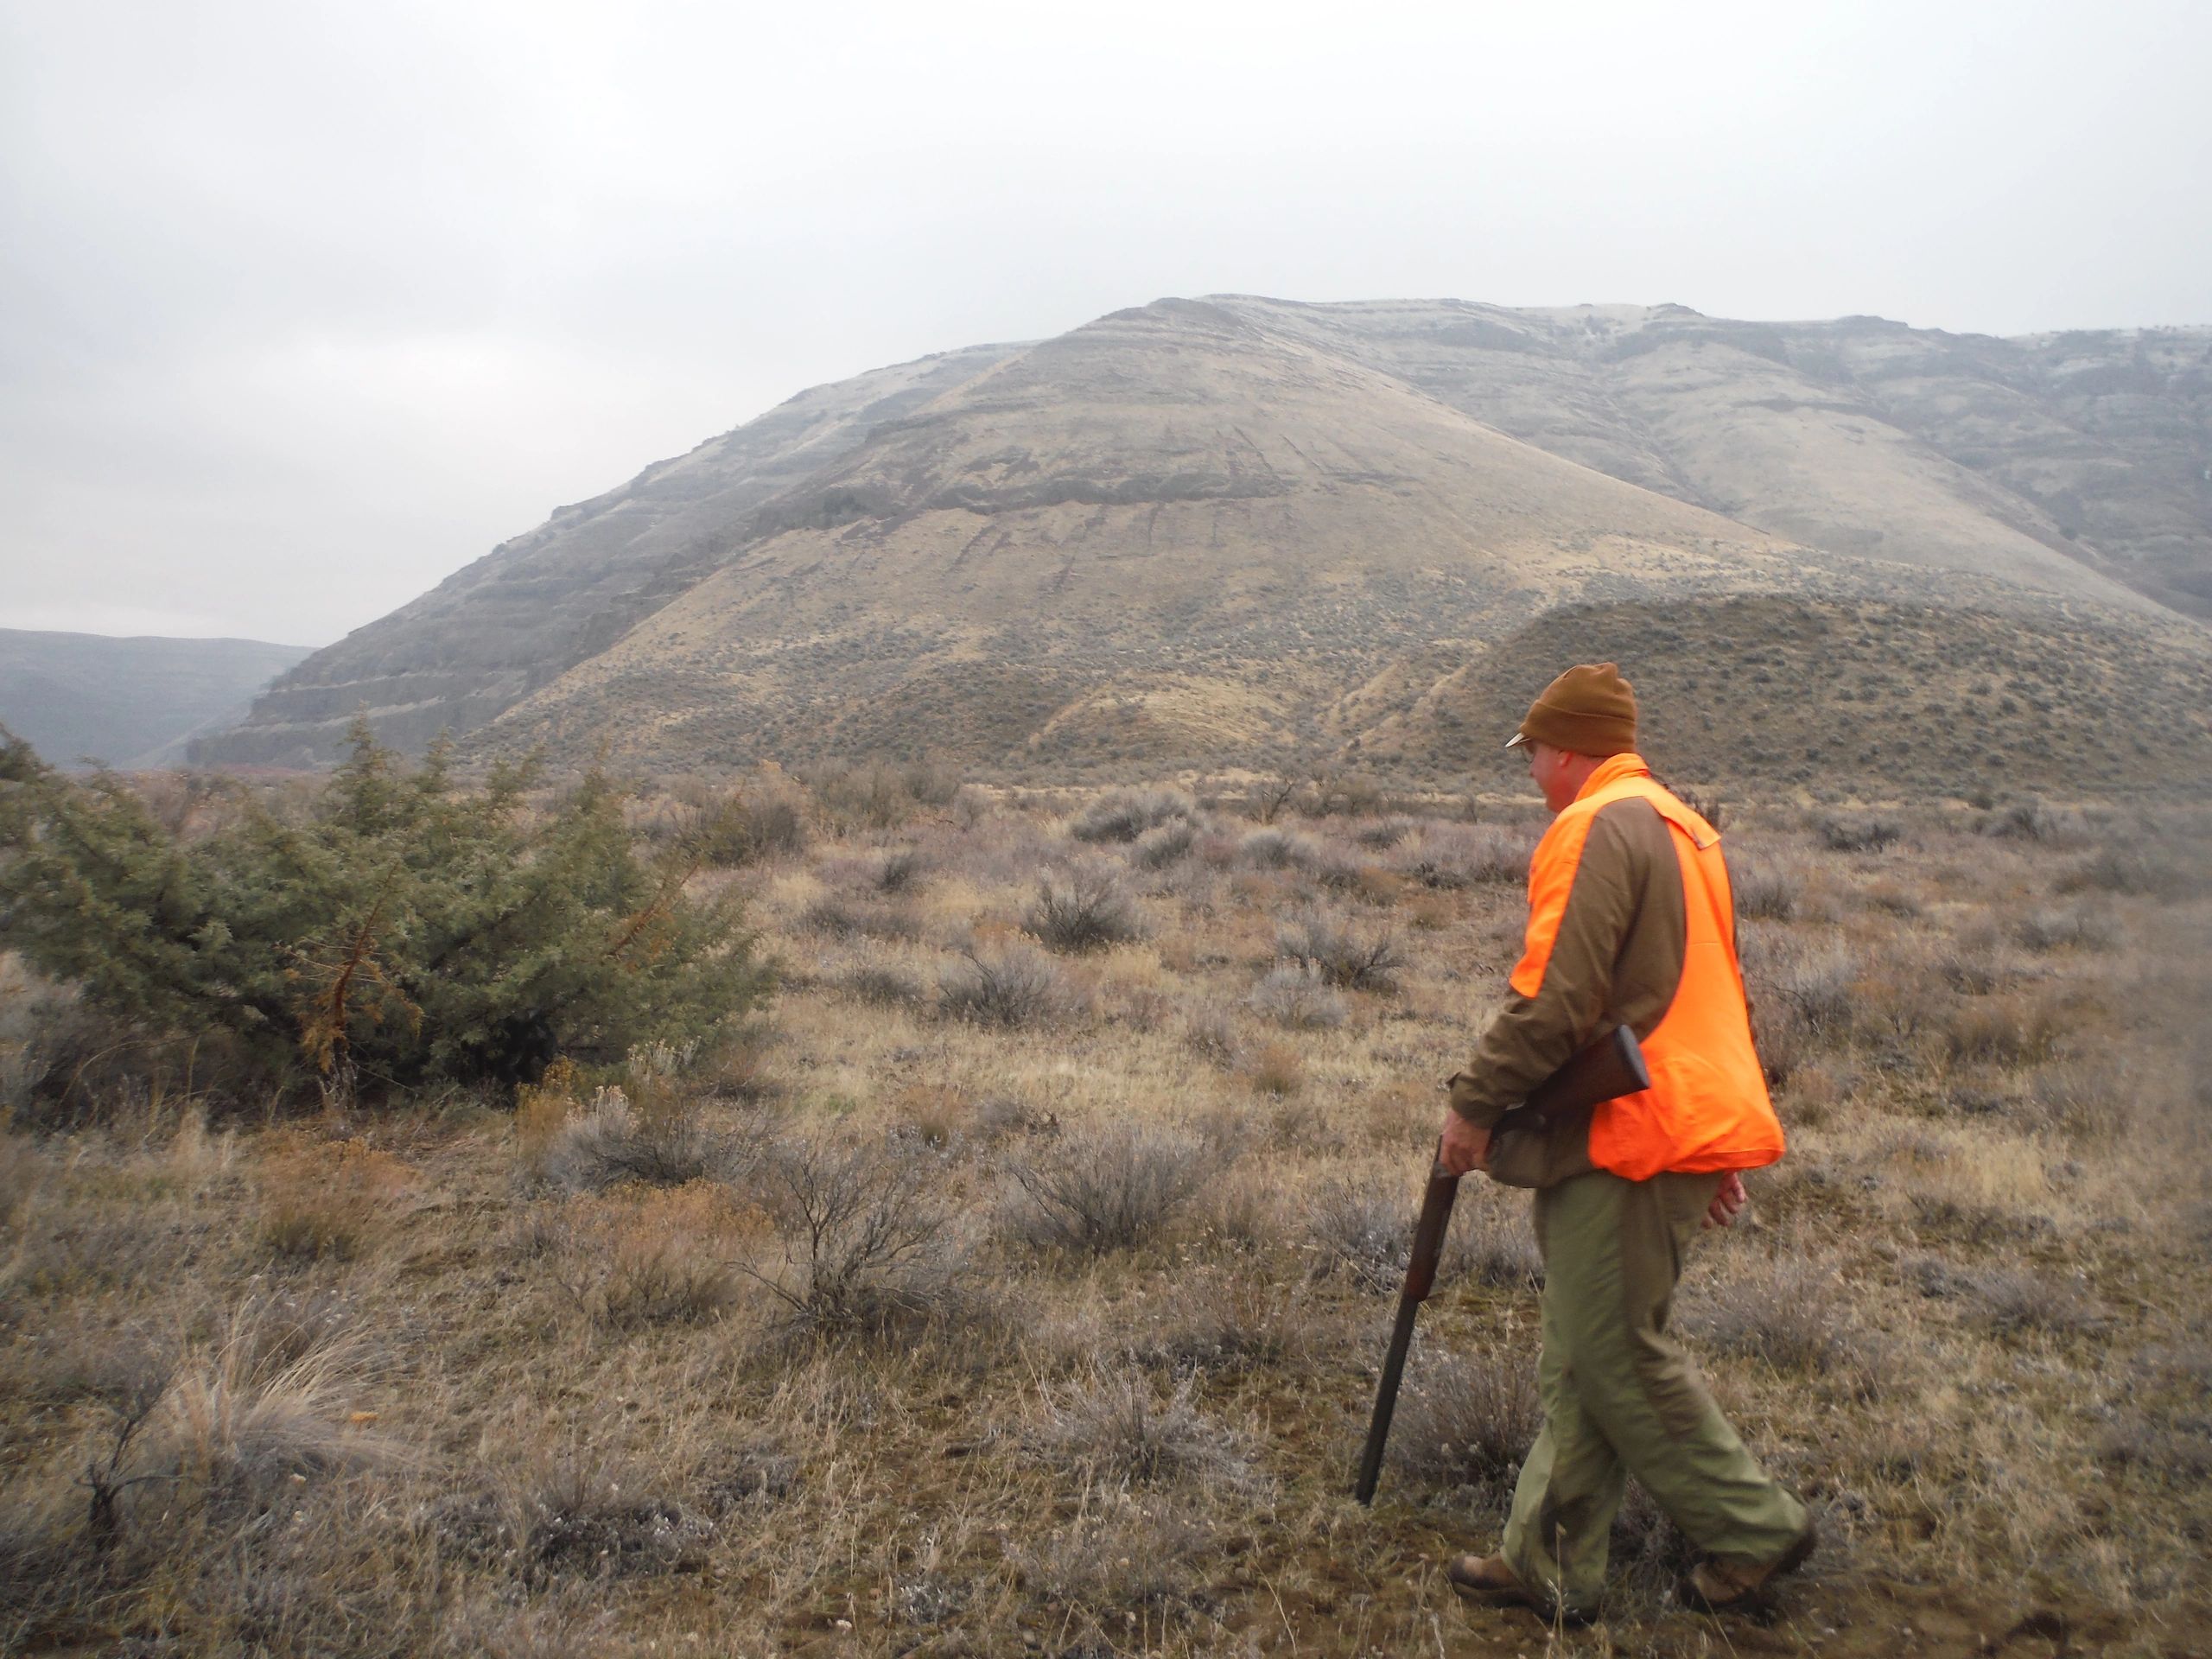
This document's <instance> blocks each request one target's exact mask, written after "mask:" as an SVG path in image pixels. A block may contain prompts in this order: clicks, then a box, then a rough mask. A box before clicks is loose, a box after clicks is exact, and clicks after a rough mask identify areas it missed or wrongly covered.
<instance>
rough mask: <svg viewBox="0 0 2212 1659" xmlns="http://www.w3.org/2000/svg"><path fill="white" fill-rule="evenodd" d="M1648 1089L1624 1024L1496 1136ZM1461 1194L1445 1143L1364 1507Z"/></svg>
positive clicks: (1402, 1309) (1432, 1172)
mask: <svg viewBox="0 0 2212 1659" xmlns="http://www.w3.org/2000/svg"><path fill="white" fill-rule="evenodd" d="M1650 1086H1651V1073H1650V1071H1649V1069H1648V1068H1647V1067H1646V1066H1645V1065H1644V1063H1643V1049H1641V1048H1640V1047H1638V1046H1637V1040H1636V1033H1634V1032H1632V1031H1630V1029H1629V1028H1628V1027H1626V1026H1616V1027H1614V1028H1613V1029H1612V1030H1611V1031H1609V1032H1607V1033H1605V1035H1604V1036H1603V1037H1600V1038H1599V1039H1598V1040H1597V1041H1596V1042H1594V1043H1592V1044H1591V1045H1590V1046H1588V1047H1587V1048H1585V1049H1582V1050H1581V1051H1580V1052H1577V1053H1576V1054H1575V1055H1574V1056H1573V1058H1571V1059H1569V1060H1568V1061H1567V1064H1566V1065H1562V1066H1561V1067H1560V1069H1559V1070H1558V1071H1554V1072H1553V1073H1552V1075H1551V1076H1550V1077H1547V1078H1545V1079H1544V1080H1543V1082H1542V1083H1541V1084H1538V1085H1537V1086H1536V1088H1535V1090H1533V1091H1532V1092H1531V1093H1530V1094H1529V1098H1528V1099H1527V1100H1526V1101H1525V1102H1523V1103H1522V1104H1521V1105H1519V1106H1516V1107H1515V1108H1514V1109H1512V1110H1511V1111H1510V1112H1508V1113H1506V1115H1505V1116H1503V1117H1502V1118H1500V1119H1499V1120H1498V1121H1497V1125H1496V1127H1495V1128H1492V1130H1491V1134H1492V1135H1493V1136H1495V1135H1497V1134H1498V1133H1499V1132H1500V1131H1503V1130H1505V1129H1509V1128H1530V1127H1534V1126H1535V1125H1536V1124H1539V1123H1541V1121H1542V1120H1543V1119H1544V1117H1545V1116H1548V1114H1550V1113H1553V1112H1563V1111H1569V1110H1573V1109H1575V1108H1577V1107H1582V1106H1594V1105H1596V1104H1597V1103H1599V1102H1600V1101H1606V1100H1613V1099H1617V1098H1618V1097H1619V1096H1622V1095H1632V1094H1635V1093H1637V1092H1638V1091H1639V1090H1644V1089H1649V1087H1650ZM1458 1197H1459V1177H1458V1176H1457V1175H1454V1174H1452V1173H1451V1172H1450V1171H1449V1170H1447V1169H1446V1168H1445V1167H1444V1156H1443V1145H1442V1143H1441V1142H1439V1143H1438V1147H1437V1156H1436V1159H1435V1160H1434V1161H1433V1163H1432V1164H1431V1165H1430V1166H1429V1171H1428V1185H1427V1188H1426V1189H1424V1191H1423V1192H1422V1193H1421V1219H1420V1221H1419V1222H1417V1223H1416V1224H1414V1245H1413V1250H1412V1253H1411V1255H1410V1256H1409V1257H1408V1261H1407V1262H1406V1282H1405V1287H1404V1288H1403V1289H1402V1290H1401V1291H1400V1292H1399V1293H1398V1316H1397V1319H1396V1320H1395V1323H1394V1324H1393V1325H1391V1327H1390V1349H1389V1352H1388V1353H1387V1354H1385V1355H1384V1356H1383V1375H1382V1377H1381V1378H1380V1380H1378V1381H1377V1383H1376V1387H1375V1415H1374V1417H1373V1418H1372V1420H1370V1422H1369V1423H1368V1426H1367V1444H1366V1446H1364V1447H1363V1448H1362V1450H1361V1452H1360V1454H1359V1478H1358V1480H1357V1483H1356V1484H1354V1486H1353V1488H1352V1492H1353V1495H1354V1496H1355V1497H1357V1498H1358V1499H1359V1501H1360V1502H1361V1503H1373V1502H1374V1501H1375V1486H1376V1482H1377V1481H1378V1480H1380V1479H1381V1478H1382V1476H1383V1451H1384V1449H1385V1448H1386V1447H1387V1446H1389V1441H1390V1418H1391V1416H1392V1414H1394V1413H1395V1412H1396V1410H1397V1408H1398V1385H1399V1384H1400V1383H1402V1382H1403V1381H1404V1380H1405V1374H1406V1353H1407V1351H1408V1349H1409V1348H1411V1347H1412V1345H1413V1339H1414V1319H1416V1318H1417V1317H1418V1316H1419V1314H1420V1313H1421V1304H1422V1303H1423V1302H1425V1301H1427V1300H1428V1295H1429V1293H1430V1292H1431V1291H1433V1290H1434V1289H1435V1288H1436V1267H1437V1263H1438V1262H1440V1261H1442V1260H1443V1257H1444V1236H1445V1235H1446V1233H1447V1232H1449V1231H1450V1230H1451V1228H1452V1201H1453V1200H1454V1199H1455V1198H1458Z"/></svg>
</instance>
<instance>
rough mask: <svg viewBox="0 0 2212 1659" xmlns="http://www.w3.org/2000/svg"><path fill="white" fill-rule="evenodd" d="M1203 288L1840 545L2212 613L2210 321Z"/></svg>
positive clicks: (1429, 384) (1604, 468)
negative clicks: (2171, 324)
mask: <svg viewBox="0 0 2212 1659" xmlns="http://www.w3.org/2000/svg"><path fill="white" fill-rule="evenodd" d="M1217 303H1218V304H1221V305H1224V307H1227V308H1231V309H1233V310H1235V311H1236V313H1237V314H1238V315H1244V316H1249V317H1251V318H1253V319H1254V320H1255V321H1262V322H1264V323H1265V324H1266V325H1267V326H1268V327H1274V328H1277V329H1281V330H1283V331H1286V332H1290V333H1294V334H1299V335H1300V336H1302V337H1305V338H1308V339H1312V340H1315V341H1317V342H1318V343H1321V344H1323V345H1325V346H1326V347H1327V348H1328V349H1330V350H1332V351H1333V352H1336V353H1340V354H1342V355H1344V356H1346V357H1350V358H1352V359H1356V360H1358V361H1361V362H1365V363H1370V364H1372V365H1375V366H1376V367H1379V368H1381V369H1383V371H1384V372H1388V373H1390V374H1393V375H1395V376H1397V377H1398V378H1402V379H1404V380H1405V381H1407V382H1408V384H1410V385H1415V386H1418V387H1419V388H1421V390H1422V391H1426V392H1427V393H1428V394H1429V395H1430V396H1432V397H1437V398H1439V399H1440V400H1441V401H1443V402H1445V403H1448V404H1452V406H1453V407H1454V408H1457V409H1461V410H1465V411H1466V412H1467V413H1469V414H1471V415H1472V416H1475V417H1476V418H1477V419H1478V420H1481V421H1484V422H1486V423H1489V424H1491V425H1493V426H1496V427H1497V428H1499V429H1501V430H1503V431H1507V432H1510V433H1513V434H1514V435H1516V436H1518V437H1522V438H1525V439H1526V440H1528V441H1529V442H1531V443H1535V444H1538V445H1540V446H1541V447H1542V448H1547V449H1550V450H1552V451H1553V452H1554V453H1555V454H1562V455H1566V456H1568V457H1570V458H1572V459H1573V460H1576V461H1581V462H1582V463H1583V464H1584V465H1586V466H1590V467H1596V468H1598V469H1599V471H1601V472H1607V473H1611V474H1613V475H1614V476H1616V477H1618V478H1623V479H1626V480H1629V481H1630V482H1631V483H1636V484H1640V485H1642V486H1644V487H1645V488H1648V489H1654V490H1658V491H1661V492H1662V493H1667V494H1670V495H1675V496H1677V497H1679V498H1681V499H1684V500H1688V501H1693V502H1696V503H1698V504H1699V505H1704V506H1707V507H1710V508H1712V509H1713V511H1715V512H1721V513H1725V514H1726V515H1728V516H1729V517H1731V518H1738V519H1740V520H1742V521H1743V522H1744V523H1745V524H1755V525H1758V526H1759V527H1761V528H1763V529H1766V530H1769V531H1773V532H1775V533H1776V534H1777V535H1781V536H1786V537H1790V538H1792V539H1794V540H1797V541H1801V542H1804V543H1809V544H1811V545H1815V546H1819V547H1822V548H1826V549H1827V550H1831V551H1834V552H1839V553H1855V554H1863V555H1867V556H1873V557H1878V558H1883V559H1890V560H1897V561H1901V562H1904V563H1918V564H1928V565H1933V566H1936V567H1939V568H1942V569H1964V570H1973V571H1976V572H1979V573H1981V574H1984V575H1994V576H1998V577H2000V578H2002V579H2005V580H2007V581H2011V582H2019V583H2022V584H2024V585H2026V586H2030V587H2034V588H2045V589H2048V590H2051V591H2056V592H2064V593H2075V594H2098V593H2101V592H2103V591H2105V589H2104V584H2103V583H2102V582H2100V581H2098V580H2097V578H2098V577H2109V578H2113V579H2116V580H2118V581H2120V582H2124V583H2126V584H2127V585H2129V586H2131V587H2133V588H2136V589H2137V590H2138V591H2139V592H2140V593H2142V594H2145V596H2147V597H2149V598H2152V599H2153V600H2155V601H2158V602H2159V603H2160V604H2162V605H2165V606H2168V607H2172V608H2175V609H2177V610H2180V611H2183V613H2190V614H2194V615H2197V616H2202V617H2212V328H2195V329H2179V328H2176V329H2156V330H2144V331H2113V332H2109V333H2105V334H2068V335H2059V336H2050V337H2044V338H2038V339H2034V340H1997V339H1993V338H1990V337H1988V336H1986V335H1958V334H1944V333H1942V332H1941V331H1938V330H1929V329H1913V328H1908V327H1905V326H1904V324H1902V323H1897V322H1889V321H1884V320H1883V319H1880V318H1878V317H1851V318H1845V319H1843V320H1841V321H1834V322H1804V323H1751V322H1736V321H1728V320H1726V319H1722V318H1713V317H1706V316H1701V315H1699V314H1698V313H1696V312H1694V311H1692V310H1689V309H1688V308H1685V307H1681V306H1656V307H1641V306H1580V307H1573V308H1564V309H1559V310H1545V311H1512V310H1507V309H1505V308H1502V307H1497V306H1481V305H1469V304H1465V303H1463V302H1453V301H1405V302H1371V303H1351V304H1341V305H1300V304H1294V303H1292V302H1285V301H1280V300H1267V299H1258V298H1253V297H1248V296H1223V297H1221V298H1220V299H1218V300H1217Z"/></svg>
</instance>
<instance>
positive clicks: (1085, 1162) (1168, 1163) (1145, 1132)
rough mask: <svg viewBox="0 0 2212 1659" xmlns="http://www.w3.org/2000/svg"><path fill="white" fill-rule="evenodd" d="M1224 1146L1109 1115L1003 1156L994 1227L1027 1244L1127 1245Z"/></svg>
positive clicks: (1211, 1168) (1213, 1164)
mask: <svg viewBox="0 0 2212 1659" xmlns="http://www.w3.org/2000/svg"><path fill="white" fill-rule="evenodd" d="M1223 1163H1224V1154H1223V1153H1222V1152H1221V1151H1219V1150H1217V1149H1215V1148H1212V1147H1208V1146H1207V1145H1206V1144H1205V1142H1203V1141H1200V1140H1199V1139H1198V1137H1197V1136H1196V1135H1190V1134H1188V1133H1186V1132H1185V1131H1183V1130H1180V1129H1176V1128H1168V1127H1166V1126H1163V1125H1157V1124H1147V1123H1109V1124H1103V1125H1100V1126H1097V1127H1095V1128H1086V1129H1083V1130H1079V1131H1076V1132H1074V1133H1071V1134H1068V1135H1063V1136H1061V1137H1060V1138H1059V1139H1058V1141H1054V1142H1053V1143H1052V1146H1051V1147H1049V1148H1048V1149H1047V1150H1046V1152H1045V1153H1043V1154H1040V1155H1038V1156H1034V1157H1030V1158H1021V1159H1014V1160H1008V1162H1007V1166H1006V1172H1007V1177H1008V1179H1009V1180H1010V1182H1011V1184H1012V1187H1013V1191H1012V1192H1011V1193H1010V1194H1009V1195H1008V1199H1007V1203H1006V1204H1005V1205H1003V1206H1002V1207H1001V1215H1000V1227H1001V1231H1002V1232H1003V1233H1004V1234H1005V1236H1007V1237H1009V1238H1011V1239H1014V1241H1016V1242H1018V1243H1022V1244H1026V1245H1029V1246H1031V1247H1033V1248H1038V1249H1063V1250H1069V1251H1073V1252H1076V1253H1077V1254H1082V1255H1104V1254H1106V1253H1108V1252H1110V1251H1116V1250H1128V1249H1135V1248H1136V1247H1137V1246H1139V1245H1141V1244H1143V1243H1147V1242H1149V1241H1150V1240H1151V1239H1153V1238H1154V1236H1157V1235H1158V1234H1159V1233H1160V1230H1161V1229H1162V1228H1164V1227H1166V1225H1167V1224H1168V1223H1169V1222H1171V1221H1173V1219H1175V1217H1178V1216H1179V1215H1180V1214H1181V1213H1182V1211H1183V1210H1184V1209H1185V1206H1186V1205H1188V1204H1189V1203H1190V1201H1191V1198H1192V1195H1194V1194H1195V1193H1196V1192H1198V1190H1199V1188H1200V1187H1202V1186H1203V1185H1205V1183H1206V1182H1207V1181H1208V1180H1210V1179H1212V1178H1213V1176H1214V1175H1215V1174H1216V1173H1217V1172H1218V1171H1219V1169H1220V1168H1221V1166H1222V1165H1223Z"/></svg>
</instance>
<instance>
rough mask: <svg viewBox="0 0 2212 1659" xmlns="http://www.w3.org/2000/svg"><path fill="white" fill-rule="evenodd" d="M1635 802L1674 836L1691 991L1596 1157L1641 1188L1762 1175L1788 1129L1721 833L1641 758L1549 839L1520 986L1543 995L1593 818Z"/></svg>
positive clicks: (1588, 793) (1535, 865) (1610, 772)
mask: <svg viewBox="0 0 2212 1659" xmlns="http://www.w3.org/2000/svg"><path fill="white" fill-rule="evenodd" d="M1630 797H1635V798H1639V799H1642V800H1646V801H1649V802H1650V803H1651V805H1652V807H1653V809H1654V810H1656V811H1657V812H1658V814H1659V816H1660V817H1662V818H1663V819H1665V820H1666V822H1667V825H1668V828H1669V830H1670V831H1671V835H1670V836H1669V839H1671V840H1672V841H1673V842H1674V846H1675V859H1676V861H1677V863H1679V864H1680V866H1681V875H1682V900H1683V904H1682V908H1683V912H1684V919H1685V921H1686V922H1687V924H1688V927H1687V943H1686V944H1685V946H1684V948H1683V951H1682V977H1681V986H1680V987H1679V988H1677V990H1676V991H1675V999H1674V1001H1672V1002H1671V1003H1670V1004H1669V1005H1668V1008H1667V1012H1666V1014H1664V1015H1663V1016H1662V1018H1661V1020H1660V1021H1659V1024H1658V1027H1657V1028H1656V1029H1655V1030H1654V1031H1653V1032H1652V1033H1650V1034H1649V1036H1647V1037H1645V1038H1644V1039H1643V1058H1644V1063H1645V1064H1646V1065H1648V1066H1649V1067H1650V1070H1651V1086H1650V1087H1649V1089H1646V1090H1643V1091H1642V1092H1641V1093H1638V1094H1633V1095H1624V1096H1621V1097H1620V1098H1618V1100H1609V1101H1607V1102H1605V1103H1604V1104H1603V1105H1601V1106H1599V1108H1598V1109H1597V1110H1596V1112H1595V1113H1594V1114H1593V1115H1592V1117H1591V1120H1590V1161H1591V1162H1592V1164H1594V1165H1596V1166H1598V1167H1599V1169H1605V1170H1611V1172H1612V1173H1614V1174H1616V1175H1619V1176H1621V1177H1623V1178H1624V1179H1628V1180H1631V1181H1641V1180H1647V1179H1649V1178H1650V1177H1652V1176H1654V1175H1656V1174H1659V1173H1662V1172H1664V1171H1668V1170H1679V1171H1685V1172H1688V1171H1718V1170H1732V1169H1758V1168H1761V1167H1763V1166H1765V1165H1768V1164H1770V1163H1772V1162H1774V1161H1775V1160H1777V1158H1779V1157H1781V1156H1782V1147H1783V1139H1782V1123H1781V1121H1780V1120H1779V1119H1778V1118H1777V1117H1776V1116H1775V1115H1774V1105H1773V1103H1772V1102H1771V1101H1770V1099H1769V1098H1768V1097H1767V1091H1766V1076H1765V1073H1764V1071H1763V1070H1762V1068H1761V1067H1760V1065H1759V1060H1758V1053H1757V1052H1755V1051H1754V1050H1753V1048H1752V1046H1751V1010H1750V1007H1749V1004H1748V1002H1747V1001H1746V999H1745V993H1744V971H1743V968H1742V965H1741V964H1740V963H1738V960H1737V957H1736V930H1735V920H1734V917H1735V912H1734V907H1733V900H1732V897H1731V895H1730V893H1729V888H1728V866H1727V864H1726V862H1725V861H1723V860H1722V858H1721V855H1720V832H1719V830H1717V829H1714V828H1713V826H1712V825H1711V824H1709V823H1707V822H1706V821H1705V820H1704V819H1703V818H1702V817H1700V816H1699V815H1698V814H1696V813H1695V812H1693V811H1692V810H1690V809H1689V808H1688V807H1687V806H1684V805H1683V804H1681V802H1680V801H1678V800H1676V799H1675V798H1674V797H1673V796H1672V795H1670V794H1669V793H1668V792H1667V791H1666V790H1664V789H1663V788H1662V787H1661V786H1660V785H1658V784H1656V783H1655V782H1653V781H1652V778H1651V771H1650V768H1649V766H1645V765H1644V763H1643V760H1642V759H1641V758H1640V757H1638V756H1637V755H1633V754H1619V755H1615V756H1613V757H1612V758H1611V759H1610V760H1607V761H1605V764H1604V765H1603V766H1599V768H1598V770H1597V771H1596V772H1593V773H1592V774H1591V778H1590V781H1589V783H1588V784H1586V785H1584V788H1583V791H1582V793H1581V794H1580V795H1579V796H1577V797H1576V798H1574V800H1573V803H1572V804H1569V805H1568V806H1567V809H1566V810H1564V811H1562V812H1561V813H1560V815H1559V817H1557V818H1555V819H1554V820H1553V823H1552V826H1551V828H1550V829H1548V831H1546V833H1545V835H1544V838H1543V840H1542V841H1541V842H1540V843H1538V845H1537V848H1536V852H1535V857H1534V859H1533V860H1531V861H1530V863H1529V944H1528V949H1527V951H1526V953H1525V954H1524V955H1523V956H1522V958H1521V962H1520V964H1519V965H1518V966H1517V967H1516V968H1515V969H1514V970H1513V979H1512V984H1513V988H1514V989H1515V990H1516V991H1517V992H1519V993H1520V994H1521V995H1522V996H1526V997H1533V996H1535V995H1536V993H1537V991H1538V990H1539V989H1540V988H1541V987H1542V984H1543V981H1544V969H1545V967H1546V965H1547V964H1548V963H1549V961H1550V959H1551V950H1552V944H1553V941H1554V939H1555V938H1557V937H1558V933H1559V925H1560V918H1561V917H1562V916H1563V915H1565V913H1566V911H1567V895H1568V893H1570V892H1571V891H1572V889H1573V885H1574V871H1575V867H1576V865H1577V864H1578V863H1579V862H1580V859H1581V855H1582V848H1583V843H1584V842H1585V841H1586V838H1587V837H1588V836H1589V833H1590V824H1591V822H1592V820H1593V819H1594V818H1595V817H1597V815H1598V813H1599V811H1600V810H1603V809H1604V808H1605V807H1607V806H1610V805H1611V804H1613V803H1614V802H1615V801H1620V800H1626V799H1628V798H1630Z"/></svg>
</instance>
